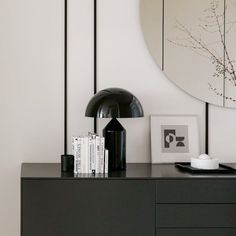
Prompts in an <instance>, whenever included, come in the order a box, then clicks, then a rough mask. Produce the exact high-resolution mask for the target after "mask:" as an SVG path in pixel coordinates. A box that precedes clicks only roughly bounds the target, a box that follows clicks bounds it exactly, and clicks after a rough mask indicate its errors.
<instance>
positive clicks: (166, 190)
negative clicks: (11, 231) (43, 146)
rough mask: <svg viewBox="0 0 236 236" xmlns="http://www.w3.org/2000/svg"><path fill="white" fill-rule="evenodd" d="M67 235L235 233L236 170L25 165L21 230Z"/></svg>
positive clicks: (29, 234) (24, 234) (25, 234)
mask: <svg viewBox="0 0 236 236" xmlns="http://www.w3.org/2000/svg"><path fill="white" fill-rule="evenodd" d="M234 167H235V166H234ZM70 235H72V236H184V235H186V236H235V235H236V175H191V174H187V173H183V172H180V171H179V170H178V169H176V168H175V167H174V165H151V164H128V165H127V171H126V172H114V173H112V174H109V176H108V175H96V176H90V175H86V174H84V175H80V176H73V174H69V175H68V174H67V175H65V174H61V172H60V165H59V164H51V163H40V164H39V163H34V164H33V163H24V164H22V171H21V236H70Z"/></svg>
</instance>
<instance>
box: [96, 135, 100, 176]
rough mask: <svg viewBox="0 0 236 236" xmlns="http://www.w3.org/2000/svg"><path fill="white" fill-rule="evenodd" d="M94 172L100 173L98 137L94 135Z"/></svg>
mask: <svg viewBox="0 0 236 236" xmlns="http://www.w3.org/2000/svg"><path fill="white" fill-rule="evenodd" d="M95 153H96V156H95V172H96V174H99V173H100V137H99V136H96V138H95Z"/></svg>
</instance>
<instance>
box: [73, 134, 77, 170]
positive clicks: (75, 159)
mask: <svg viewBox="0 0 236 236" xmlns="http://www.w3.org/2000/svg"><path fill="white" fill-rule="evenodd" d="M76 142H77V137H74V136H73V137H72V154H73V155H74V173H75V174H77V171H78V170H77V169H78V167H77V165H78V160H77V159H78V157H77V156H76V145H77V144H76Z"/></svg>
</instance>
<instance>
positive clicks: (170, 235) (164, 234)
mask: <svg viewBox="0 0 236 236" xmlns="http://www.w3.org/2000/svg"><path fill="white" fill-rule="evenodd" d="M183 235H186V236H200V235H201V236H235V235H236V229H219V228H217V229H208V228H205V229H157V230H156V236H183Z"/></svg>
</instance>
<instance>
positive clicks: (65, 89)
mask: <svg viewBox="0 0 236 236" xmlns="http://www.w3.org/2000/svg"><path fill="white" fill-rule="evenodd" d="M64 9H65V13H64V14H65V15H64V20H65V22H64V27H65V28H64V30H65V31H64V36H65V38H64V154H65V155H67V0H65V6H64Z"/></svg>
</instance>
